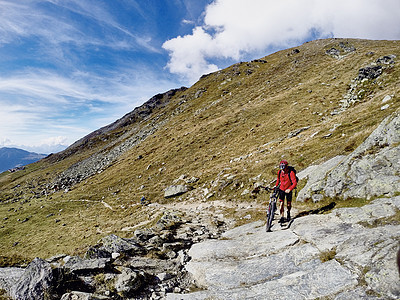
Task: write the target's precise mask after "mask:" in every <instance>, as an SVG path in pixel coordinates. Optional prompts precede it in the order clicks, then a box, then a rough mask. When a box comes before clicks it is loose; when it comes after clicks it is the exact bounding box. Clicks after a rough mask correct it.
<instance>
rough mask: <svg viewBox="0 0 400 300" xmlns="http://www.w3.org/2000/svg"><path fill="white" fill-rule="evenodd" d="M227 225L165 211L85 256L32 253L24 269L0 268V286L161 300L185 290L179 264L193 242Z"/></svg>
mask: <svg viewBox="0 0 400 300" xmlns="http://www.w3.org/2000/svg"><path fill="white" fill-rule="evenodd" d="M225 230H226V225H225V224H224V223H223V222H222V220H220V221H218V222H216V221H215V218H214V217H212V219H209V218H207V217H204V216H200V215H192V216H186V215H185V214H184V213H182V212H177V211H171V210H168V211H165V213H164V214H163V215H162V216H161V217H160V218H159V220H158V221H157V222H156V224H155V225H154V226H153V227H152V228H149V229H137V230H136V231H135V232H134V233H133V236H132V237H131V238H121V237H118V236H116V235H109V236H106V237H104V238H102V239H101V240H99V242H98V244H97V245H94V246H92V247H90V248H89V249H88V250H87V252H86V254H85V256H84V257H83V258H82V257H78V256H67V255H58V256H55V257H53V258H50V259H48V260H43V259H40V258H36V259H35V260H33V261H32V262H31V263H30V264H29V265H28V266H27V267H26V268H25V269H23V268H4V269H1V268H0V289H3V290H5V291H7V293H8V294H9V295H10V296H11V297H12V299H18V300H19V299H21V300H22V299H164V298H165V295H166V293H167V292H173V291H175V292H182V291H186V292H188V291H189V290H188V288H189V287H190V285H191V278H190V276H188V275H187V272H186V271H185V270H184V268H183V266H184V264H185V263H186V262H187V261H188V256H187V250H188V249H189V248H190V246H191V245H192V244H193V243H194V242H199V241H202V240H205V239H209V238H217V237H219V236H220V235H221V233H222V232H223V231H225Z"/></svg>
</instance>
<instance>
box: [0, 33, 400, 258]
mask: <svg viewBox="0 0 400 300" xmlns="http://www.w3.org/2000/svg"><path fill="white" fill-rule="evenodd" d="M339 42H340V41H339V40H335V39H333V40H320V41H315V42H311V43H306V44H304V45H302V46H299V47H297V49H299V50H300V52H299V53H297V54H293V53H292V49H288V50H284V51H280V52H277V53H274V54H272V55H270V56H267V57H265V58H264V60H266V61H267V62H266V63H263V62H249V63H241V64H236V65H234V66H231V67H229V68H227V69H225V70H221V71H219V72H216V73H213V74H210V75H208V76H206V77H204V78H203V79H201V80H200V81H199V82H197V83H196V84H194V85H193V86H192V87H191V88H189V89H188V90H186V91H184V92H180V93H178V94H177V95H176V96H175V97H174V98H173V99H172V100H171V102H170V103H169V105H167V106H166V107H164V108H159V109H156V110H154V111H153V114H152V115H151V116H150V117H149V118H148V119H147V120H145V121H143V122H142V123H140V124H139V125H138V124H134V125H130V126H128V127H126V128H124V129H123V131H124V132H129V130H133V129H134V127H135V126H136V127H137V126H144V125H146V124H150V123H151V122H152V121H155V120H158V121H159V120H164V119H165V118H167V119H168V121H167V122H166V124H165V125H164V126H162V127H161V128H159V129H158V130H157V131H156V133H154V134H153V135H151V136H149V137H148V138H147V139H145V140H144V141H143V142H141V143H140V144H139V145H138V146H135V147H134V148H132V149H131V150H130V151H128V152H126V153H125V154H124V155H122V156H121V157H119V159H118V160H117V161H115V162H114V163H113V164H112V166H111V167H109V168H107V169H106V170H105V171H103V172H102V173H100V174H96V175H95V176H92V177H91V178H89V179H87V180H85V181H83V182H81V183H80V184H78V185H76V186H74V187H73V188H72V189H71V191H69V192H68V193H64V192H63V191H59V192H56V193H54V194H52V195H51V196H44V195H41V194H40V193H41V192H42V191H43V189H44V187H45V185H46V183H48V182H51V181H52V180H53V179H54V178H55V176H56V175H57V174H59V173H60V172H62V171H63V170H65V169H66V168H67V167H69V166H71V165H72V164H74V163H77V162H79V161H81V160H83V159H85V158H86V157H89V156H90V155H92V154H94V153H96V152H98V151H101V150H102V149H103V150H104V149H107V148H108V147H110V146H109V145H110V142H112V141H114V140H115V139H117V138H119V139H122V137H123V135H122V133H123V132H122V129H116V130H114V131H113V132H109V133H107V136H106V137H107V141H106V139H105V137H103V138H102V136H99V137H97V138H96V139H94V140H92V141H91V143H89V144H87V145H81V146H80V147H77V148H76V152H75V153H74V154H72V155H70V156H67V155H65V156H64V159H61V158H63V157H61V156H59V155H55V156H53V157H50V158H48V159H47V160H43V161H41V162H39V163H37V164H33V165H30V166H29V167H28V168H27V169H26V170H25V171H22V172H17V173H13V174H7V173H3V174H1V175H0V201H1V205H0V216H1V219H0V237H1V241H2V242H1V244H0V255H4V256H8V257H13V256H15V257H34V256H41V257H46V256H50V255H53V254H56V253H60V252H66V253H81V252H83V251H84V249H85V247H87V245H90V244H93V243H94V242H95V241H97V240H98V239H99V238H100V237H102V236H103V235H107V234H109V233H111V232H112V233H118V234H122V235H123V234H127V233H124V232H121V229H122V228H124V227H127V226H133V225H135V224H139V223H141V222H144V221H148V220H151V219H152V218H153V214H154V213H155V212H154V211H151V210H149V209H148V208H146V207H141V206H137V205H136V204H137V203H138V202H139V200H140V198H141V197H142V196H146V198H147V199H148V200H150V202H157V203H161V204H163V203H164V204H167V203H173V202H174V201H177V200H176V199H164V197H163V193H164V189H165V188H166V187H167V186H169V185H171V184H173V182H174V180H176V179H177V178H179V176H181V175H182V174H186V175H188V176H189V177H192V176H195V177H198V178H199V181H198V182H196V183H195V184H193V186H194V187H195V188H196V190H200V189H203V188H208V189H210V190H213V191H214V193H215V196H214V198H213V199H223V200H225V201H232V202H237V203H240V202H242V201H254V203H260V202H262V201H265V197H264V196H260V197H257V198H255V199H253V198H251V197H249V195H245V196H241V193H242V192H243V190H244V189H246V188H247V189H251V187H252V184H253V180H252V179H251V178H254V177H255V176H257V175H260V174H261V179H262V180H263V181H264V182H266V183H267V182H270V181H272V180H274V178H275V176H276V172H277V169H276V165H277V163H278V162H279V160H281V158H282V157H284V158H286V159H287V160H288V161H289V162H290V163H291V164H292V165H295V166H296V168H297V169H298V170H301V169H303V168H305V167H307V166H309V165H310V164H315V163H320V162H323V161H325V160H327V159H329V158H332V157H334V156H336V155H341V154H347V153H350V152H351V151H353V150H354V149H355V148H356V147H357V146H358V145H359V144H360V143H361V142H362V141H363V140H364V139H365V138H366V137H367V136H368V135H369V134H370V133H371V132H372V130H373V129H375V127H376V126H377V125H378V124H379V123H380V122H381V121H382V119H383V118H385V117H386V116H387V115H389V114H390V113H392V112H393V111H395V110H396V109H398V107H399V106H400V104H399V103H400V101H399V98H398V97H399V96H398V95H399V75H400V67H399V63H396V64H395V65H394V67H393V68H392V69H391V70H390V72H387V73H384V74H383V75H382V76H381V79H379V80H378V82H376V83H374V84H369V85H368V86H365V87H364V88H368V90H367V91H366V92H365V93H364V94H365V95H366V96H365V97H364V98H363V99H361V101H360V102H359V103H357V104H355V105H353V106H352V107H350V108H349V109H348V110H347V111H346V112H344V113H341V114H338V115H331V112H332V111H334V110H335V109H337V108H338V107H339V106H340V100H341V99H343V96H344V95H345V94H346V93H347V91H348V88H349V84H350V83H351V80H352V79H354V78H356V77H357V75H358V70H359V69H360V68H361V67H365V66H366V65H368V64H369V63H371V62H373V61H375V60H376V59H377V58H379V57H380V56H383V55H388V54H395V55H397V57H400V42H398V41H364V40H349V43H350V44H352V45H354V46H355V48H356V49H357V50H356V52H353V53H351V54H348V55H347V56H345V57H344V58H342V59H340V60H338V59H335V58H332V57H330V56H328V55H326V54H325V51H326V50H328V49H330V48H332V47H338V43H339ZM371 51H373V52H374V54H373V55H367V53H369V52H371ZM199 90H202V91H203V94H202V95H201V96H200V97H197V98H196V93H197V92H198V91H199ZM368 95H369V96H368ZM386 95H395V96H394V98H393V100H392V101H391V102H390V106H389V108H388V109H386V110H381V109H380V107H381V106H382V103H381V101H382V99H383V98H384V96H386ZM197 96H198V95H197ZM306 126H309V128H308V129H307V130H304V131H303V132H301V133H300V134H298V135H297V136H294V137H291V138H288V134H289V133H291V132H294V131H296V130H298V129H300V128H303V127H306ZM328 135H329V136H328ZM71 153H72V152H71ZM139 155H141V156H142V157H143V158H142V159H137V158H138V156H139ZM239 158H241V159H239ZM235 159H238V160H235ZM231 161H232V162H231ZM225 174H230V175H234V176H235V179H234V180H233V181H232V182H231V183H230V184H228V185H227V186H226V187H225V188H222V189H219V188H218V187H219V186H220V185H219V184H218V182H219V181H221V180H225V177H224V175H225ZM32 192H36V195H34V194H33V193H32ZM18 198H20V199H19V200H18V202H15V201H16V199H18ZM181 199H182V200H188V199H187V198H185V196H184V197H182V198H181ZM83 200H85V201H83ZM197 200H199V199H194V200H191V201H197ZM101 201H105V202H106V203H108V204H109V205H111V206H112V207H113V210H110V209H108V208H106V207H105V206H104V205H103V204H102V202H101ZM305 205H308V204H305ZM60 210H62V211H61V212H60ZM51 213H54V214H55V215H54V216H52V217H47V216H48V215H49V214H51ZM229 214H230V212H226V215H229ZM231 214H232V217H235V218H236V217H239V218H240V217H243V216H240V215H236V214H234V212H231ZM254 214H256V213H254ZM28 216H32V217H31V218H30V219H29V221H27V222H23V223H22V222H21V221H18V219H20V220H24V219H25V218H27V217H28ZM254 217H256V216H254ZM4 218H7V219H6V220H4ZM55 219H60V221H59V222H57V223H56V221H55ZM245 220H246V219H244V220H243V221H245ZM63 224H65V225H64V226H63ZM17 242H18V244H16V245H15V243H17Z"/></svg>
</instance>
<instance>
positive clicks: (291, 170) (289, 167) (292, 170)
mask: <svg viewBox="0 0 400 300" xmlns="http://www.w3.org/2000/svg"><path fill="white" fill-rule="evenodd" d="M288 169H289V173H288V174H289V180H290V183H291V184H293V182H292V180H291V179H290V172H294V176H295V177H296V182H297V184H299V177H297V171H296V169H295V168H294V167H293V166H288ZM279 176H281V170H279ZM294 189H297V185H296V187H295V188H294Z"/></svg>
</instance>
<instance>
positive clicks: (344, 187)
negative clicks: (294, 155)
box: [297, 110, 400, 201]
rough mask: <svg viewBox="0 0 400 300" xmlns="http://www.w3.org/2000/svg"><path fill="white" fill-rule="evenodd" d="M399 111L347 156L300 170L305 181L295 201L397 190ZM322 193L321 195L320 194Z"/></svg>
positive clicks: (399, 187)
mask: <svg viewBox="0 0 400 300" xmlns="http://www.w3.org/2000/svg"><path fill="white" fill-rule="evenodd" d="M399 142H400V111H399V110H398V111H397V112H395V113H393V114H392V115H391V116H389V117H387V118H386V119H385V120H383V121H382V123H381V124H380V125H379V126H378V127H377V128H376V129H375V130H374V131H373V132H372V134H371V135H370V136H369V137H368V138H367V139H366V140H365V141H364V142H363V143H362V144H361V145H360V146H359V147H358V148H357V149H356V150H354V152H353V153H351V154H350V155H348V156H346V157H343V156H338V157H335V158H333V159H331V160H329V161H327V162H326V163H324V164H322V165H319V166H311V167H309V168H307V169H306V170H304V171H302V172H299V174H298V176H299V178H301V179H302V178H307V184H306V185H305V187H304V188H303V189H302V190H301V191H300V192H299V195H298V197H297V200H298V201H304V200H306V199H313V200H320V199H322V198H323V197H325V196H327V197H331V198H334V197H342V198H344V199H348V198H368V199H369V198H371V197H377V196H382V195H385V196H393V195H395V194H396V193H398V192H400V175H399V172H398V170H399V167H398V166H399V165H400V146H399V145H398V144H399ZM321 195H322V197H321Z"/></svg>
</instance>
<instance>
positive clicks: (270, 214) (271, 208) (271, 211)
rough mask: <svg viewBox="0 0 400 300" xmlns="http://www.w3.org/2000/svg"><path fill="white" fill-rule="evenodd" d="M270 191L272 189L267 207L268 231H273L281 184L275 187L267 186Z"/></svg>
mask: <svg viewBox="0 0 400 300" xmlns="http://www.w3.org/2000/svg"><path fill="white" fill-rule="evenodd" d="M265 189H266V190H268V191H272V193H271V195H270V196H269V204H268V208H267V225H266V231H267V232H271V227H272V221H273V220H274V216H275V212H276V201H277V200H278V197H279V192H278V191H279V186H276V187H274V188H273V189H271V188H268V187H266V188H265Z"/></svg>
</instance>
